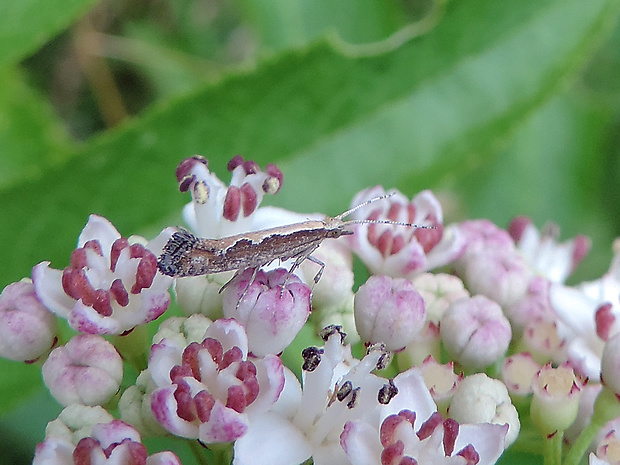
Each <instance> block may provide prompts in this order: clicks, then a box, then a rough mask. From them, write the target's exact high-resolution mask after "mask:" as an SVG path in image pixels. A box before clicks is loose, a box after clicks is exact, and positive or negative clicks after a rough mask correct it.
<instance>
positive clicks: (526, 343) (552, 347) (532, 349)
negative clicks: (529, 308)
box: [520, 318, 566, 365]
mask: <svg viewBox="0 0 620 465" xmlns="http://www.w3.org/2000/svg"><path fill="white" fill-rule="evenodd" d="M565 345H566V344H565V341H564V339H562V338H561V337H560V334H559V333H558V325H557V323H556V322H555V321H548V320H546V319H543V318H538V319H535V320H532V321H530V322H529V323H528V324H527V325H526V326H525V330H524V331H523V336H522V337H521V344H520V346H522V347H523V349H524V350H525V351H527V352H529V353H530V354H531V355H532V357H533V358H534V360H536V362H538V363H539V364H541V365H543V364H545V363H547V362H552V361H556V360H560V359H561V358H562V351H563V350H564V348H565Z"/></svg>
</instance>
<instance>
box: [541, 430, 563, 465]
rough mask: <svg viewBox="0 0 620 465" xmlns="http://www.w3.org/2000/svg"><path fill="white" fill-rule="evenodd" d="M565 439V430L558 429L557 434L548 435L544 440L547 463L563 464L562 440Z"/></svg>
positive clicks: (545, 461) (549, 464) (547, 464)
mask: <svg viewBox="0 0 620 465" xmlns="http://www.w3.org/2000/svg"><path fill="white" fill-rule="evenodd" d="M563 440H564V431H557V432H556V433H555V434H553V435H551V436H548V437H547V438H545V441H544V453H545V460H544V464H545V465H561V464H562V441H563Z"/></svg>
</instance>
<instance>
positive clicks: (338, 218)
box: [334, 192, 396, 220]
mask: <svg viewBox="0 0 620 465" xmlns="http://www.w3.org/2000/svg"><path fill="white" fill-rule="evenodd" d="M394 194H396V192H390V193H388V194H383V195H380V196H378V197H373V198H372V199H369V200H366V201H365V202H362V203H360V204H359V205H356V206H355V207H353V208H350V209H349V210H347V211H346V212H343V213H341V214H340V215H338V216H335V217H334V218H335V219H337V220H341V219H343V218H344V217H345V216H349V215H350V214H351V213H353V212H354V211H357V210H359V209H360V208H363V207H365V206H366V205H369V204H371V203H374V202H377V201H379V200H383V199H387V198H389V197H392V196H393V195H394Z"/></svg>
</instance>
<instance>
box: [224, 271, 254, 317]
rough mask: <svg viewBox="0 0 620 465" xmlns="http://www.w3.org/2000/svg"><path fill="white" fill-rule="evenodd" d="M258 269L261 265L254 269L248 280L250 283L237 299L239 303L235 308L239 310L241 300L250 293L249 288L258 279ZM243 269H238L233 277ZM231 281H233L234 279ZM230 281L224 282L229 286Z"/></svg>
mask: <svg viewBox="0 0 620 465" xmlns="http://www.w3.org/2000/svg"><path fill="white" fill-rule="evenodd" d="M258 270H260V267H259V266H255V267H254V268H253V269H252V276H251V277H250V280H249V281H248V283H247V284H246V285H245V288H244V289H243V292H242V293H241V295H240V296H239V298H238V299H237V305H236V306H235V310H239V305H241V301H242V300H243V298H244V297H245V295H246V294H247V293H248V290H249V289H250V286H251V285H252V283H253V282H254V280H255V279H256V275H257V274H258ZM243 271H245V270H243ZM243 271H241V270H239V271H237V272H236V273H235V276H233V279H235V278H236V277H237V275H239V274H241V273H242V272H243ZM230 281H232V279H231V280H230ZM230 281H228V283H230ZM228 283H226V284H224V286H227V285H228ZM220 292H222V289H220Z"/></svg>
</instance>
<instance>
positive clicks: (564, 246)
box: [508, 216, 591, 283]
mask: <svg viewBox="0 0 620 465" xmlns="http://www.w3.org/2000/svg"><path fill="white" fill-rule="evenodd" d="M508 232H509V233H510V235H511V237H512V238H513V239H514V241H515V243H516V245H517V247H518V248H519V250H520V252H521V253H522V254H523V256H524V257H525V259H526V261H527V262H528V264H529V266H530V267H531V268H532V270H533V271H534V273H535V274H537V275H539V276H544V277H545V278H547V279H548V280H550V281H551V282H554V283H563V282H564V281H565V280H566V278H567V277H568V276H569V275H570V274H571V273H572V272H573V271H574V270H575V268H576V267H577V265H578V264H579V262H581V260H583V258H584V257H585V256H586V255H587V254H588V252H589V250H590V246H591V244H590V239H588V238H587V237H585V236H582V235H578V236H576V237H575V238H574V239H571V240H569V241H566V242H562V243H559V242H558V237H559V235H560V231H559V228H558V226H557V225H555V224H553V223H549V224H546V225H545V226H544V227H543V229H542V230H540V231H539V230H538V229H537V228H536V226H534V223H533V222H532V220H531V219H530V218H527V217H525V216H519V217H517V218H515V219H514V220H512V221H511V222H510V225H509V226H508Z"/></svg>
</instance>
